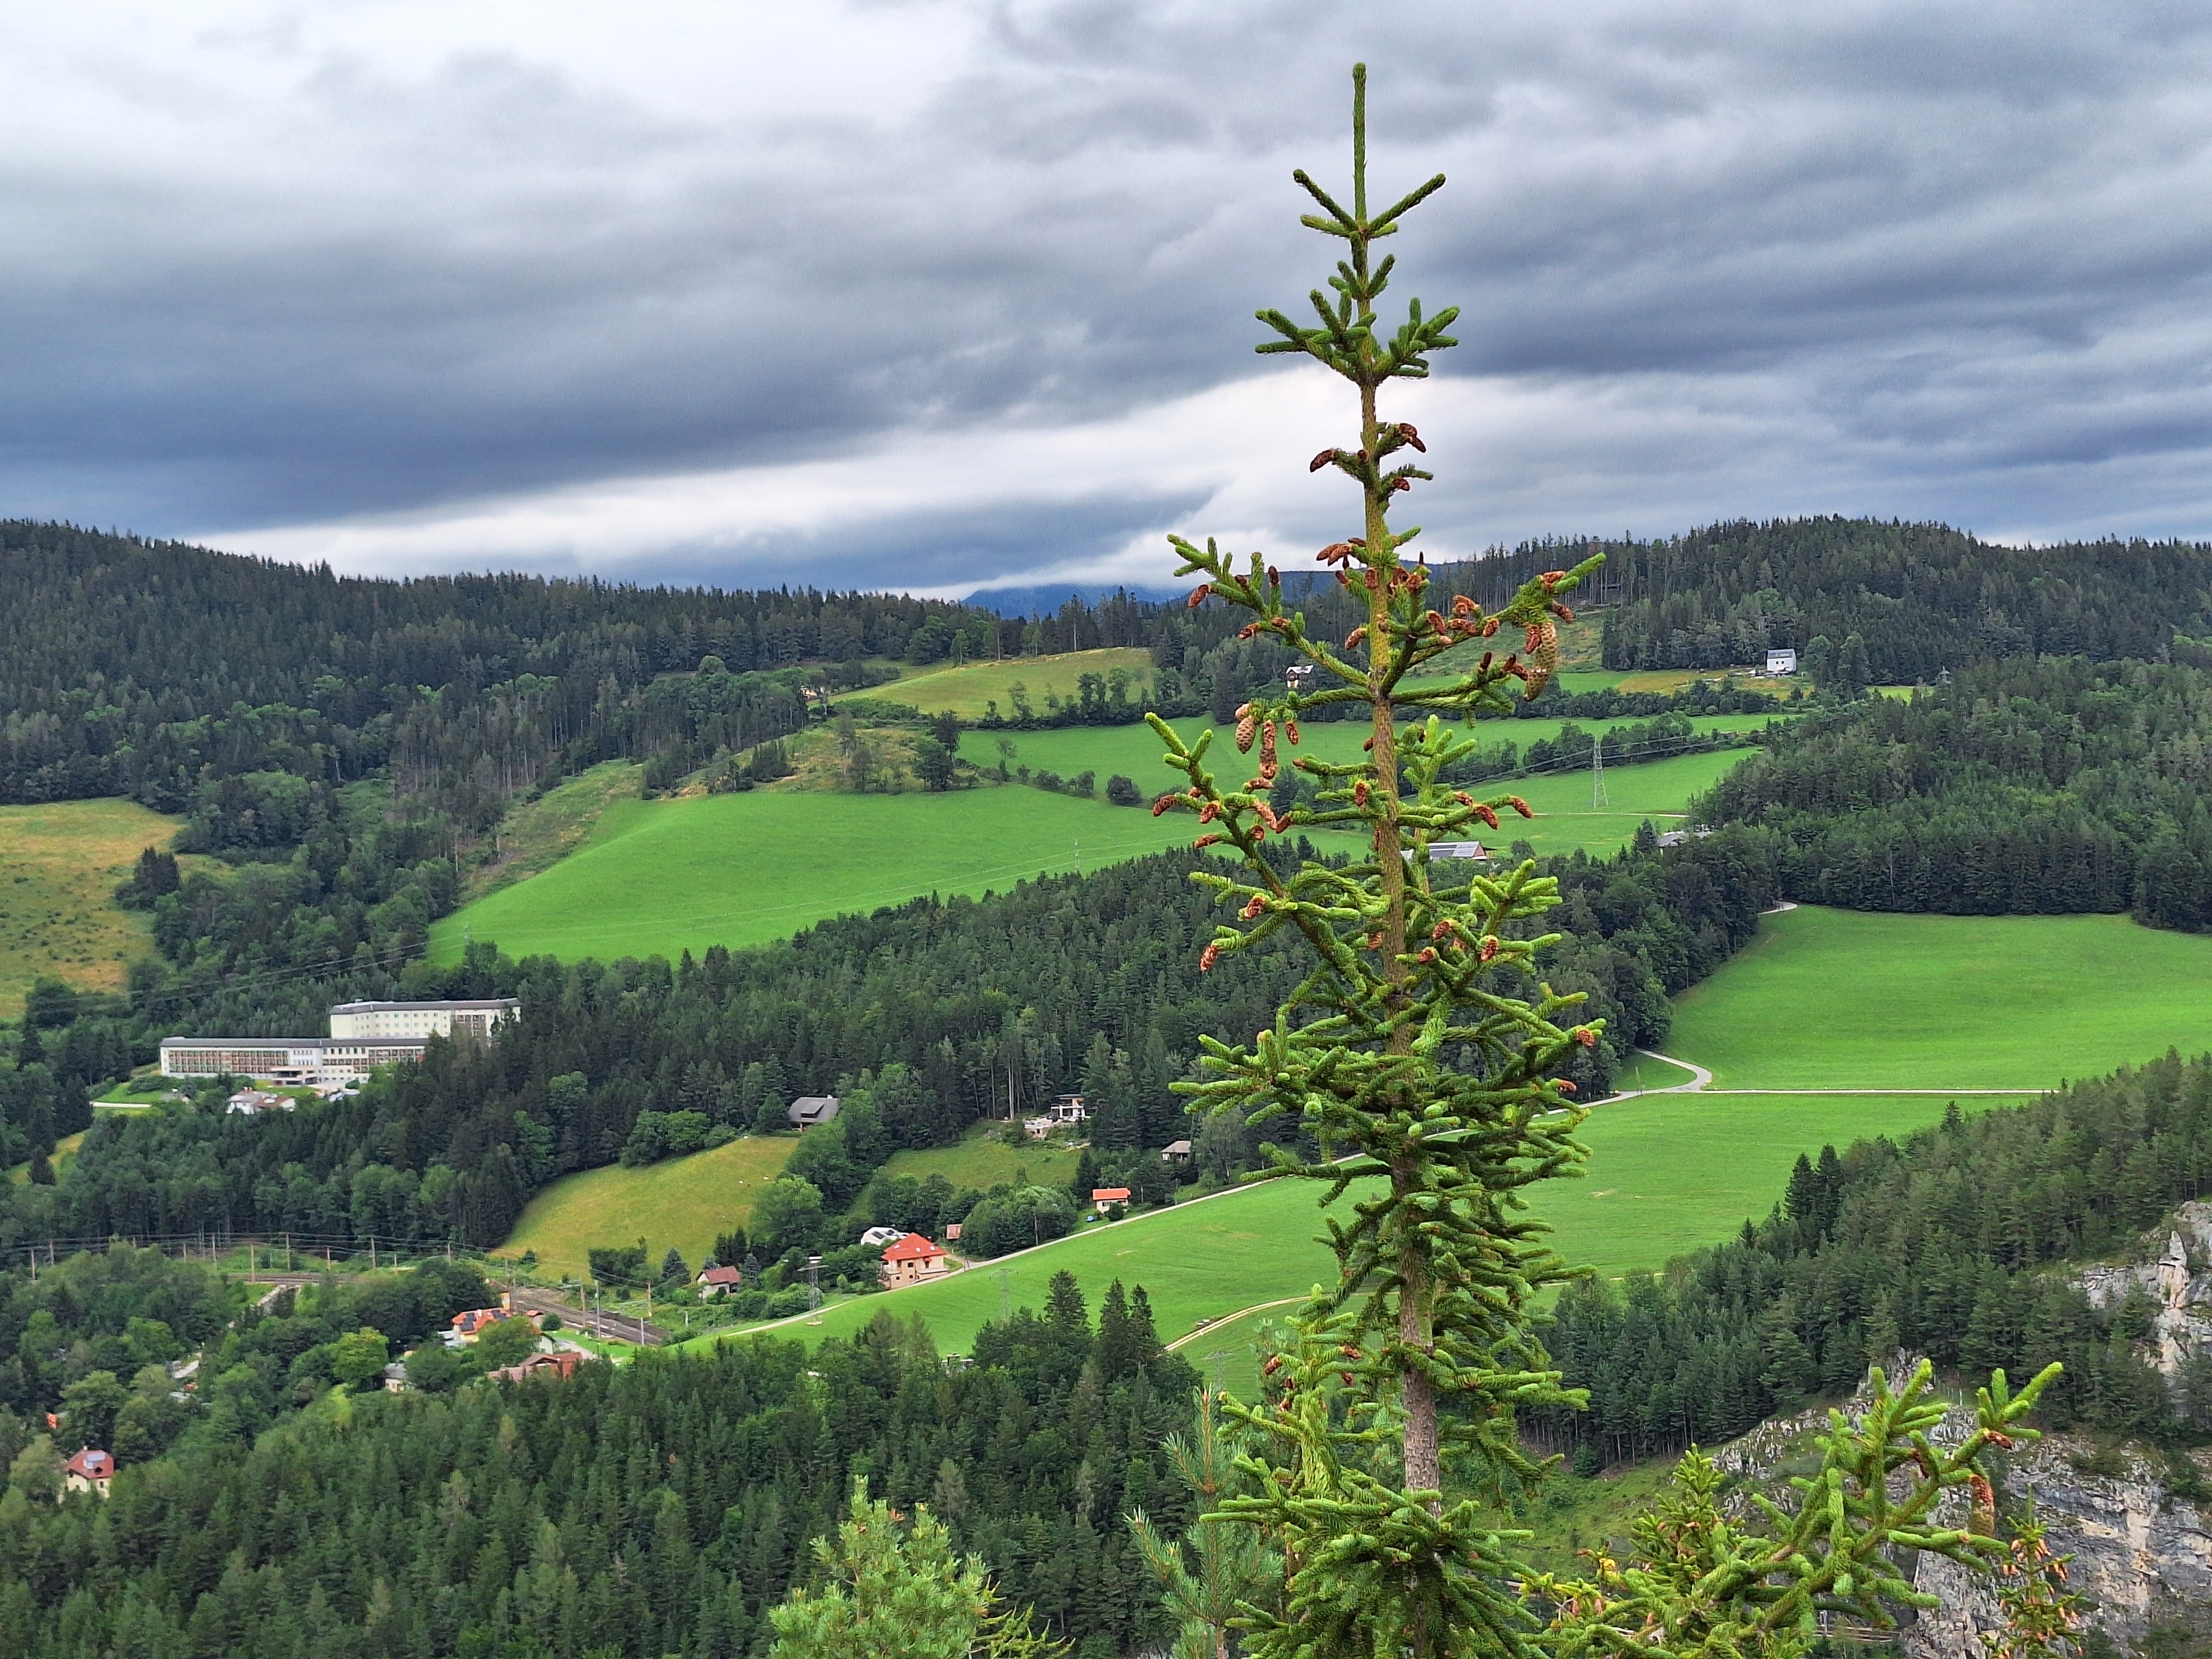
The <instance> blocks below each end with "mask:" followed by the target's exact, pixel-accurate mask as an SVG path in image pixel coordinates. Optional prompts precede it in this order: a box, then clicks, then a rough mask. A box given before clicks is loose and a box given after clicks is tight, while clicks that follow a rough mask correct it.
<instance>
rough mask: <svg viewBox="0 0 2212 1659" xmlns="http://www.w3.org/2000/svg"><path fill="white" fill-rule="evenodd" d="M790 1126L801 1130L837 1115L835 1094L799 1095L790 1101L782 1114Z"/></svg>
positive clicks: (825, 1121)
mask: <svg viewBox="0 0 2212 1659" xmlns="http://www.w3.org/2000/svg"><path fill="white" fill-rule="evenodd" d="M784 1115H785V1116H787V1117H788V1118H789V1119H790V1120H791V1126H792V1127H793V1128H794V1129H798V1130H799V1131H801V1132H804V1131H805V1130H808V1129H811V1128H812V1127H814V1126H815V1125H816V1124H817V1123H827V1122H828V1121H829V1120H830V1119H831V1118H833V1117H835V1116H836V1115H837V1097H836V1096H835V1095H801V1096H799V1098H798V1099H796V1100H794V1101H793V1102H792V1103H791V1106H790V1108H789V1109H788V1110H787V1111H786V1112H785V1114H784Z"/></svg>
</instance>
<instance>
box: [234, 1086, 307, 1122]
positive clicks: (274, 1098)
mask: <svg viewBox="0 0 2212 1659" xmlns="http://www.w3.org/2000/svg"><path fill="white" fill-rule="evenodd" d="M298 1104H299V1102H298V1101H296V1100H295V1099H293V1098H292V1097H291V1096H289V1095H272V1094H267V1093H264V1091H261V1090H259V1089H240V1091H238V1092H237V1093H236V1094H234V1095H233V1096H231V1097H230V1098H229V1099H228V1100H226V1101H224V1102H223V1103H222V1109H223V1110H224V1111H226V1112H228V1113H231V1114H234V1115H236V1116H239V1117H253V1116H255V1115H258V1114H259V1113H262V1112H289V1111H290V1110H291V1109H293V1108H294V1107H295V1106H297V1105H298Z"/></svg>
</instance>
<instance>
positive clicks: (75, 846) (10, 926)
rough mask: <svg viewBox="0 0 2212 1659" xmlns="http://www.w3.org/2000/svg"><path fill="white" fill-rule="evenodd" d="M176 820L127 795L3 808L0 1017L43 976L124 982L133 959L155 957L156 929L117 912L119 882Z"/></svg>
mask: <svg viewBox="0 0 2212 1659" xmlns="http://www.w3.org/2000/svg"><path fill="white" fill-rule="evenodd" d="M179 823H180V820H179V819H176V818H173V817H162V816H161V814H160V813H159V812H154V811H148V810H147V809H146V808H145V807H143V806H141V805H138V803H137V802H136V801H130V800H67V801H52V802H48V803H46V804H45V805H37V806H0V1019H12V1018H15V1016H16V1015H17V1014H19V1013H21V1012H22V1007H23V996H24V994H25V993H26V992H27V991H28V990H29V989H30V988H31V981H33V980H34V979H37V978H39V977H40V976H41V975H53V976H55V977H56V978H58V979H63V980H66V981H68V982H69V983H70V984H71V985H73V986H75V987H76V988H77V989H79V990H81V991H119V990H121V989H122V988H123V976H124V974H125V971H126V970H127V969H128V968H129V965H130V963H131V962H132V961H134V960H136V959H137V958H138V957H149V956H151V955H153V954H154V930H153V926H152V918H151V917H149V915H146V914H145V913H144V912H143V911H135V912H134V911H130V910H124V909H120V908H117V906H116V903H115V889H116V886H117V884H119V883H121V882H123V881H125V880H126V879H128V878H129V877H130V874H131V866H132V865H133V864H135V863H136V862H137V858H138V854H139V852H140V850H141V849H142V848H147V847H163V848H166V847H167V846H168V845H169V843H170V842H173V841H174V840H175V839H176V838H177V829H178V826H179ZM209 862H212V860H193V866H192V867H199V866H202V865H204V864H205V863H209Z"/></svg>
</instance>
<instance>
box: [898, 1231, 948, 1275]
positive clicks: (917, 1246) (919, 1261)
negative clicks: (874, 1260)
mask: <svg viewBox="0 0 2212 1659" xmlns="http://www.w3.org/2000/svg"><path fill="white" fill-rule="evenodd" d="M948 1271H949V1269H948V1267H946V1265H945V1247H944V1246H943V1245H942V1244H939V1243H937V1242H936V1241H935V1240H934V1239H930V1238H924V1237H922V1236H921V1234H920V1233H908V1235H907V1236H906V1237H904V1238H902V1239H901V1240H899V1242H898V1243H896V1244H893V1245H891V1246H890V1247H889V1248H887V1249H885V1250H884V1284H886V1285H913V1284H916V1283H919V1282H920V1281H921V1280H922V1279H936V1278H939V1277H940V1276H941V1275H942V1274H944V1273H946V1272H948Z"/></svg>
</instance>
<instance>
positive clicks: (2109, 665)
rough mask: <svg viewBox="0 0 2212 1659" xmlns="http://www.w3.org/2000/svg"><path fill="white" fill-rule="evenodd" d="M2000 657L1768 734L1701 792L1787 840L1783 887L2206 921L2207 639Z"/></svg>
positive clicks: (1913, 901)
mask: <svg viewBox="0 0 2212 1659" xmlns="http://www.w3.org/2000/svg"><path fill="white" fill-rule="evenodd" d="M2166 655H2167V660H2165V661H2160V662H2146V661H2130V662H2093V661H2091V660H2089V659H2086V658H2082V657H2064V658H2057V659H2050V658H2046V659H2027V658H2005V659H1998V660H1995V661H1987V662H1982V663H1978V664H1975V665H1972V666H1970V667H1965V668H1961V669H1960V671H1958V672H1957V673H1956V674H1954V675H1952V676H1951V677H1950V678H1949V681H1948V684H1943V685H1941V686H1937V687H1935V688H1933V689H1932V690H1923V692H1921V693H1920V694H1919V695H1918V696H1915V697H1914V698H1912V699H1911V701H1910V702H1906V701H1904V700H1901V699H1898V698H1890V697H1876V698H1864V699H1860V700H1857V701H1855V702H1850V703H1847V704H1845V705H1844V706H1843V707H1841V708H1837V709H1835V710H1833V711H1832V712H1828V713H1823V714H1816V715H1814V716H1812V717H1810V718H1808V719H1807V720H1803V721H1801V722H1798V723H1797V724H1796V725H1795V726H1793V727H1792V728H1790V729H1788V730H1786V731H1783V732H1778V733H1776V734H1773V735H1772V736H1771V738H1770V741H1769V743H1768V744H1767V746H1766V747H1765V749H1764V750H1762V751H1761V752H1759V754H1757V755H1755V756H1754V757H1753V758H1751V759H1750V760H1749V761H1748V762H1747V763H1746V764H1744V765H1743V766H1741V767H1739V768H1738V769H1735V771H1734V772H1732V773H1730V774H1729V776H1728V777H1726V778H1724V779H1723V780H1722V781H1721V782H1720V784H1719V785H1718V786H1717V787H1716V788H1715V789H1714V790H1713V791H1712V793H1711V795H1710V796H1708V797H1707V799H1706V800H1705V803H1704V808H1703V810H1704V811H1705V815H1706V816H1707V817H1710V818H1711V820H1712V822H1714V823H1747V824H1748V823H1756V824H1760V825H1763V826H1765V827H1766V828H1768V829H1772V830H1775V831H1777V832H1778V833H1779V834H1780V835H1781V836H1783V837H1784V840H1785V841H1786V842H1787V843H1788V850H1787V851H1786V852H1785V853H1784V854H1783V863H1782V884H1783V890H1784V892H1785V893H1786V894H1787V895H1788V896H1790V897H1791V898H1794V899H1800V900H1804V901H1808V902H1814V903H1819V904H1835V905H1842V906H1844V907H1847V908H1852V909H1861V910H1917V911H1935V912H1939V913H1941V914H1943V915H2006V914H2015V913H2035V912H2042V913H2045V914H2080V913H2082V912H2088V911H2104V912H2107V913H2112V912H2118V911H2123V910H2131V911H2132V912H2133V913H2134V915H2135V916H2136V920H2137V921H2142V922H2144V923H2146V924H2148V925H2149V926H2152V927H2179V928H2191V929H2200V928H2203V927H2212V794H2208V790H2212V672H2208V670H2212V650H2208V649H2207V648H2205V647H2199V646H2196V645H2192V644H2190V643H2188V642H2185V641H2174V642H2173V643H2172V645H2171V646H2170V647H2168V650H2167V653H2166Z"/></svg>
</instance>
